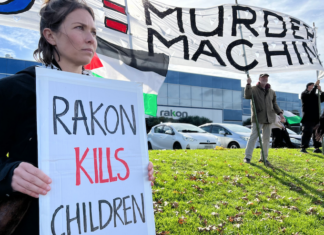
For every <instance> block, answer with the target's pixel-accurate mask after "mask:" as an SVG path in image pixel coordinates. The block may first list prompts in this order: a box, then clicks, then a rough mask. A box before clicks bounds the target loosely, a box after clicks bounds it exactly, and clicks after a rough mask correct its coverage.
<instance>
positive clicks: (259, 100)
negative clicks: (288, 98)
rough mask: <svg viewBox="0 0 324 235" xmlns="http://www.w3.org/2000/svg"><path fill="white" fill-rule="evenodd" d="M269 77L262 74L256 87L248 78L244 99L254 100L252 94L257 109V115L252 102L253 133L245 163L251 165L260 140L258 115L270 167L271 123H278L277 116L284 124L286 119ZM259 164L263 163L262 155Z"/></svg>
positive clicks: (265, 155) (265, 154)
mask: <svg viewBox="0 0 324 235" xmlns="http://www.w3.org/2000/svg"><path fill="white" fill-rule="evenodd" d="M268 77H269V75H268V74H266V73H264V74H260V76H259V82H258V83H257V84H256V86H253V87H252V86H251V82H252V80H251V78H250V77H248V79H247V84H246V87H245V93H244V98H245V99H252V93H253V97H254V101H255V108H256V111H257V114H256V113H254V110H253V105H252V101H251V113H252V118H251V122H252V127H251V129H252V132H251V136H250V139H249V141H248V143H247V146H246V149H245V158H244V162H245V163H250V161H251V159H252V154H253V150H254V147H255V143H256V141H257V139H258V130H257V126H256V115H257V118H258V121H259V127H260V130H261V129H262V145H263V152H264V158H265V161H266V163H267V164H268V165H270V162H269V161H268V160H267V158H268V150H269V144H270V143H269V142H270V135H271V123H274V122H275V121H276V114H278V115H280V117H281V121H282V122H284V120H285V118H284V116H283V114H282V110H281V109H280V108H279V106H278V104H277V101H276V93H275V92H274V91H273V90H272V89H271V86H270V84H269V83H268ZM259 162H263V158H262V153H261V157H260V160H259Z"/></svg>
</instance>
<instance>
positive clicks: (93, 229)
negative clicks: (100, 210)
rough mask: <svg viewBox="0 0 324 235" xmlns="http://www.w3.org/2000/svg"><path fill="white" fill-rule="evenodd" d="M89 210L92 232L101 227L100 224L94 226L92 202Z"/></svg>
mask: <svg viewBox="0 0 324 235" xmlns="http://www.w3.org/2000/svg"><path fill="white" fill-rule="evenodd" d="M89 211H90V227H91V232H94V231H96V230H97V229H98V228H99V226H96V227H94V226H93V220H92V207H91V202H89Z"/></svg>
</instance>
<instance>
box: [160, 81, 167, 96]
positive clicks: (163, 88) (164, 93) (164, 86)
mask: <svg viewBox="0 0 324 235" xmlns="http://www.w3.org/2000/svg"><path fill="white" fill-rule="evenodd" d="M158 97H161V98H167V97H168V84H167V83H163V84H162V86H161V88H160V90H159V95H158Z"/></svg>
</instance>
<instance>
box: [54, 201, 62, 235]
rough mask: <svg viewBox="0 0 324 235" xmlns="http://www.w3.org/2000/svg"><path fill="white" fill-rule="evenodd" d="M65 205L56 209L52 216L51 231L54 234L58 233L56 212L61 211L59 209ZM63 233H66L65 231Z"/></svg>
mask: <svg viewBox="0 0 324 235" xmlns="http://www.w3.org/2000/svg"><path fill="white" fill-rule="evenodd" d="M63 208H64V206H63V205H61V206H59V207H58V208H57V209H56V210H55V211H54V214H53V216H52V221H51V231H52V234H53V235H56V233H55V217H56V214H57V213H58V212H59V210H61V209H63ZM62 235H65V233H63V234H62Z"/></svg>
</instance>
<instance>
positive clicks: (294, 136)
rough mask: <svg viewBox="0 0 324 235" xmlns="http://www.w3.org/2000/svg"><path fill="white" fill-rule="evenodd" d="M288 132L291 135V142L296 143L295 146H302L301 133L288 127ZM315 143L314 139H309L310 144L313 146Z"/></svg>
mask: <svg viewBox="0 0 324 235" xmlns="http://www.w3.org/2000/svg"><path fill="white" fill-rule="evenodd" d="M286 130H287V132H288V134H289V137H290V141H291V143H292V144H293V145H294V147H295V148H300V145H301V138H302V136H301V135H298V134H297V133H296V132H294V131H292V130H290V129H288V128H286ZM313 145H314V142H313V140H310V141H309V146H310V147H312V146H313Z"/></svg>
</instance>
